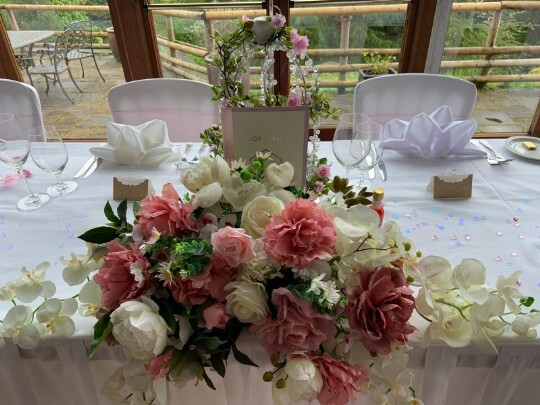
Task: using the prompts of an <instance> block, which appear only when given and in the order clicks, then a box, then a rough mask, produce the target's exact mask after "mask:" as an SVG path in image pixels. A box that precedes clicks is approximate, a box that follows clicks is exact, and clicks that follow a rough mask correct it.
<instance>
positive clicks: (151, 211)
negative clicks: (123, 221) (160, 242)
mask: <svg viewBox="0 0 540 405" xmlns="http://www.w3.org/2000/svg"><path fill="white" fill-rule="evenodd" d="M194 209H195V207H194V206H193V204H192V203H191V202H189V203H187V204H184V203H183V202H182V201H180V197H179V195H178V193H177V192H176V190H175V189H174V187H173V186H172V184H170V183H168V184H165V185H164V186H163V193H162V196H161V197H160V196H157V195H154V194H153V195H150V196H148V197H146V198H145V199H144V200H142V201H141V209H140V210H139V213H138V222H139V224H138V227H139V231H140V232H141V234H142V235H143V236H145V237H147V238H149V237H150V236H151V235H152V229H153V228H156V229H157V231H158V232H160V233H163V236H168V235H172V236H179V235H180V234H181V232H182V231H185V230H192V229H194V228H195V222H193V219H192V217H191V213H192V212H193V210H194Z"/></svg>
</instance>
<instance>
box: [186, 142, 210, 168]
mask: <svg viewBox="0 0 540 405" xmlns="http://www.w3.org/2000/svg"><path fill="white" fill-rule="evenodd" d="M205 150H206V145H205V144H204V143H203V144H202V145H201V147H200V148H199V150H198V151H197V154H196V155H195V157H194V158H193V159H191V160H190V161H189V162H187V163H188V164H189V165H195V164H197V162H198V161H199V159H200V157H201V154H202V153H203V152H204V151H205Z"/></svg>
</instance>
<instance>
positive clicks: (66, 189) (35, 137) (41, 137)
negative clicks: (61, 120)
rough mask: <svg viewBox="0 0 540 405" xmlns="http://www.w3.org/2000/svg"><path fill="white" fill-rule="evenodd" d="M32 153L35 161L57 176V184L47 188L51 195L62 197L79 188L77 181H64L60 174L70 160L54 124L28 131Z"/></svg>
mask: <svg viewBox="0 0 540 405" xmlns="http://www.w3.org/2000/svg"><path fill="white" fill-rule="evenodd" d="M28 137H29V139H30V154H31V155H32V159H33V160H34V163H35V164H36V165H37V166H38V167H39V168H40V169H41V170H44V171H46V172H47V173H52V174H54V175H55V176H56V184H54V185H52V186H50V187H49V188H48V189H47V194H49V195H50V196H51V197H60V196H63V195H67V194H70V193H72V192H74V191H75V190H77V187H78V186H79V185H78V184H77V183H76V182H75V181H62V180H60V174H61V173H62V172H63V171H64V168H65V167H66V164H67V162H68V152H67V149H66V145H65V144H64V141H63V140H62V137H61V136H60V134H59V133H58V131H56V128H55V127H53V126H52V125H43V126H39V127H35V128H32V129H31V130H29V131H28Z"/></svg>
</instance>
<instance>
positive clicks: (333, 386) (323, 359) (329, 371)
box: [310, 353, 369, 405]
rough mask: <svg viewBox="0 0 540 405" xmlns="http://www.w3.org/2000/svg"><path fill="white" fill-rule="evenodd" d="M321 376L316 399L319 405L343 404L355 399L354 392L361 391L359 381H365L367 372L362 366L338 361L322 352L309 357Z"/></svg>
mask: <svg viewBox="0 0 540 405" xmlns="http://www.w3.org/2000/svg"><path fill="white" fill-rule="evenodd" d="M310 360H311V361H312V362H313V363H315V366H317V369H318V370H319V372H320V373H321V375H322V378H323V387H322V389H321V392H319V395H317V400H318V401H319V402H320V404H321V405H345V404H348V403H352V402H353V401H354V399H355V397H354V394H353V391H354V392H362V389H361V388H360V384H359V383H360V382H367V381H368V380H369V379H368V372H367V371H366V370H364V369H363V368H359V367H355V366H352V365H350V364H348V363H345V362H342V361H339V360H336V359H334V358H333V357H331V356H329V355H328V353H324V354H323V355H322V356H313V357H310Z"/></svg>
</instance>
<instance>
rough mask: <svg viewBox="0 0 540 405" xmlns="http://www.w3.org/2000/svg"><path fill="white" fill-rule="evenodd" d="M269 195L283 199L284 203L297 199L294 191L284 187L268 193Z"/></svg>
mask: <svg viewBox="0 0 540 405" xmlns="http://www.w3.org/2000/svg"><path fill="white" fill-rule="evenodd" d="M268 197H275V198H277V199H278V200H281V202H282V203H283V204H287V203H290V202H291V201H293V200H296V197H295V196H294V194H293V193H291V192H290V191H288V190H283V189H279V190H274V191H272V192H270V193H268Z"/></svg>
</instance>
